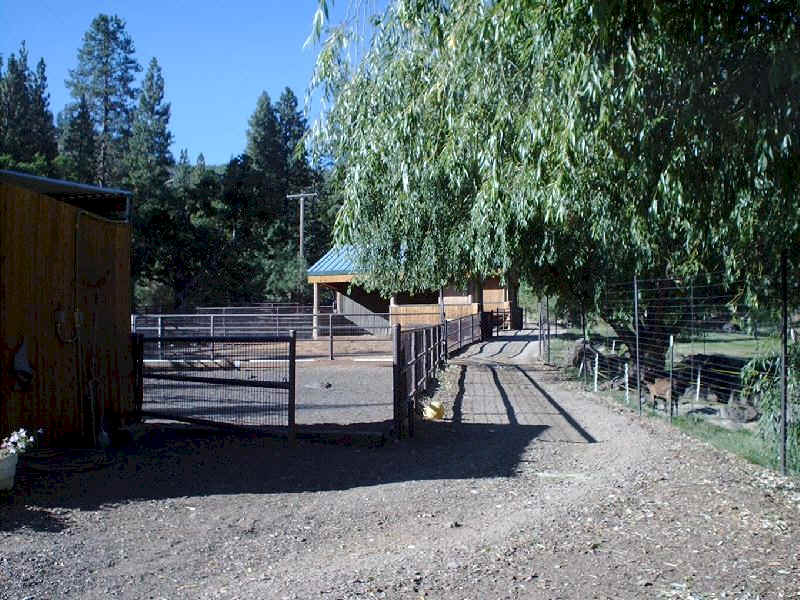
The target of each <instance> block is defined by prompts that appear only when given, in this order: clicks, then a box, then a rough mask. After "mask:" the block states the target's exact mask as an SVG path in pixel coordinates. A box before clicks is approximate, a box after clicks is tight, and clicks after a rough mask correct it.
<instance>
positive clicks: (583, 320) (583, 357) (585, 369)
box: [581, 308, 589, 390]
mask: <svg viewBox="0 0 800 600" xmlns="http://www.w3.org/2000/svg"><path fill="white" fill-rule="evenodd" d="M581 326H582V327H583V349H582V350H581V367H583V389H584V390H585V389H587V388H588V387H589V367H587V366H586V313H584V312H583V308H581Z"/></svg>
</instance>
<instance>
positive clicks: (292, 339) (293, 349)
mask: <svg viewBox="0 0 800 600" xmlns="http://www.w3.org/2000/svg"><path fill="white" fill-rule="evenodd" d="M296 359H297V332H296V331H295V330H294V329H292V330H291V331H289V407H288V408H289V415H288V421H289V422H288V425H289V446H291V447H294V446H295V444H296V443H297V431H296V425H295V414H294V413H295V387H296V381H295V363H296V362H297V360H296Z"/></svg>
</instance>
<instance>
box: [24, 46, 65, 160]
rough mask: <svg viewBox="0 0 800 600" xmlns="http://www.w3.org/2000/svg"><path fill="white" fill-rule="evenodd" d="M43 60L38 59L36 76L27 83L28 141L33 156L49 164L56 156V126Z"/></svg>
mask: <svg viewBox="0 0 800 600" xmlns="http://www.w3.org/2000/svg"><path fill="white" fill-rule="evenodd" d="M45 69H46V67H45V62H44V59H43V58H42V59H39V62H38V63H37V65H36V74H35V75H34V76H33V77H32V79H31V81H30V83H29V87H28V89H29V98H30V103H29V106H28V108H29V114H28V139H29V145H30V146H31V149H32V151H33V153H34V154H40V155H41V156H42V157H44V159H45V160H46V161H47V162H48V163H51V162H52V161H53V160H55V158H56V155H57V154H58V144H57V142H56V126H55V123H54V122H53V113H52V112H51V111H50V94H49V93H47V75H46V73H45Z"/></svg>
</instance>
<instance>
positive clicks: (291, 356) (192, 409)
mask: <svg viewBox="0 0 800 600" xmlns="http://www.w3.org/2000/svg"><path fill="white" fill-rule="evenodd" d="M134 349H135V352H136V355H137V357H136V358H137V361H136V362H137V368H136V373H137V379H138V386H137V387H138V394H139V402H140V411H141V414H142V415H143V416H148V417H155V418H163V419H169V420H175V421H186V422H190V423H201V424H212V425H217V426H220V425H222V426H235V427H256V428H259V429H276V430H282V431H285V432H287V434H288V437H289V438H290V440H293V439H294V437H295V434H296V427H295V356H296V336H295V332H294V331H292V332H290V335H288V336H268V337H249V336H248V337H196V336H190V337H149V338H142V337H141V336H139V337H138V340H136V341H135V342H134Z"/></svg>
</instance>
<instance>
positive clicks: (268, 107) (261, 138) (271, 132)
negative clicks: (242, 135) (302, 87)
mask: <svg viewBox="0 0 800 600" xmlns="http://www.w3.org/2000/svg"><path fill="white" fill-rule="evenodd" d="M248 124H249V128H248V129H247V155H248V156H249V157H250V159H251V160H252V166H253V169H254V170H255V171H256V172H258V173H261V174H262V175H263V176H264V179H265V186H266V190H265V191H266V193H268V194H270V193H271V194H281V193H282V185H281V184H282V181H283V179H284V176H285V175H284V172H285V169H284V162H285V161H284V155H283V147H282V141H281V140H282V138H281V130H280V125H279V124H278V119H277V117H276V115H275V109H274V108H273V106H272V102H271V101H270V97H269V94H267V92H262V93H261V96H259V97H258V102H257V103H256V110H255V112H254V113H253V115H252V116H251V117H250V121H249V123H248Z"/></svg>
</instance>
